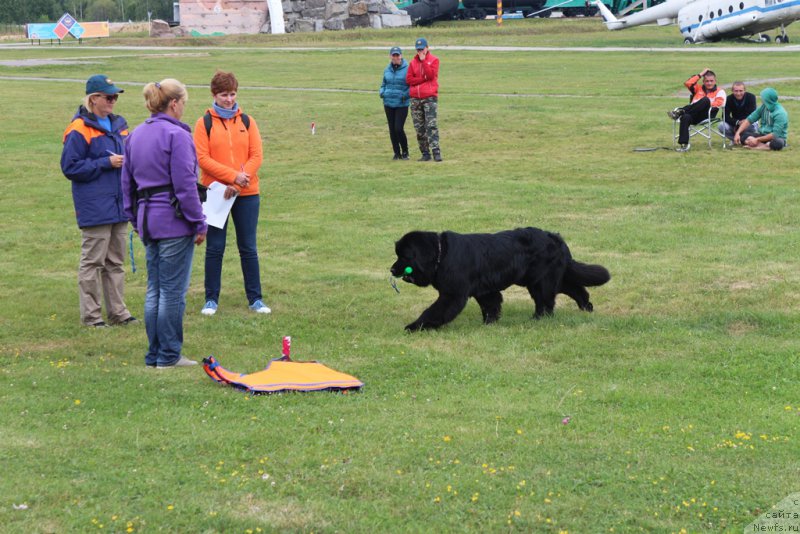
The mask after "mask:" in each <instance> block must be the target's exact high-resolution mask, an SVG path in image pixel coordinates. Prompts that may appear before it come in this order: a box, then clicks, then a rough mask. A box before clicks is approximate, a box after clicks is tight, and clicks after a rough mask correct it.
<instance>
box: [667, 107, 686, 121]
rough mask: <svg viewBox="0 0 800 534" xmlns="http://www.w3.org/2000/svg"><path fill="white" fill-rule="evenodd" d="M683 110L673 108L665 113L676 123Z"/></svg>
mask: <svg viewBox="0 0 800 534" xmlns="http://www.w3.org/2000/svg"><path fill="white" fill-rule="evenodd" d="M683 113H684V110H683V108H675V109H673V110H670V111H667V116H668V117H669V118H670V119H672V120H674V121H676V120H678V119H680V118H681V117H682V116H683Z"/></svg>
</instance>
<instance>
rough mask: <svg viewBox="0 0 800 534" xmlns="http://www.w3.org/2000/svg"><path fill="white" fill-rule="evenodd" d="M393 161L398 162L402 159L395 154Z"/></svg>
mask: <svg viewBox="0 0 800 534" xmlns="http://www.w3.org/2000/svg"><path fill="white" fill-rule="evenodd" d="M392 159H393V160H395V161H397V160H398V159H400V154H395V155H394V157H393V158H392Z"/></svg>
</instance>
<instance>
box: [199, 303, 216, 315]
mask: <svg viewBox="0 0 800 534" xmlns="http://www.w3.org/2000/svg"><path fill="white" fill-rule="evenodd" d="M200 313H202V314H203V315H214V314H215V313H217V303H216V302H214V301H213V300H207V301H206V305H205V306H203V309H202V310H200Z"/></svg>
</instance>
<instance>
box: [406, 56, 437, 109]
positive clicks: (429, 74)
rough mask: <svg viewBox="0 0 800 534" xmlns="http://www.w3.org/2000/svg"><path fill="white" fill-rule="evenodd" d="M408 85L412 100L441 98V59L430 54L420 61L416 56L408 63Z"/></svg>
mask: <svg viewBox="0 0 800 534" xmlns="http://www.w3.org/2000/svg"><path fill="white" fill-rule="evenodd" d="M406 83H407V84H408V90H409V93H410V96H411V98H428V97H431V96H439V58H438V57H436V56H434V55H433V54H431V53H430V52H428V55H427V56H425V61H420V59H419V56H416V55H415V56H414V58H413V59H412V60H411V61H410V62H409V63H408V73H407V74H406Z"/></svg>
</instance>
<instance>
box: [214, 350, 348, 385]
mask: <svg viewBox="0 0 800 534" xmlns="http://www.w3.org/2000/svg"><path fill="white" fill-rule="evenodd" d="M203 370H205V372H206V374H208V376H210V377H211V378H212V379H213V380H216V381H217V382H220V383H222V384H228V385H230V386H233V387H235V388H239V389H244V390H246V391H249V392H252V393H276V392H278V391H321V390H326V389H330V390H347V389H359V388H361V387H362V386H363V385H364V383H363V382H361V381H360V380H359V379H357V378H356V377H354V376H350V375H348V374H345V373H340V372H339V371H334V370H333V369H331V368H329V367H326V366H324V365H322V364H321V363H319V362H294V361H292V360H290V359H289V357H288V356H283V357H281V358H276V359H274V360H272V361H270V362H269V365H267V368H266V369H264V370H263V371H258V372H257V373H251V374H248V375H244V374H240V373H234V372H232V371H228V370H227V369H225V368H224V367H222V366H221V365H220V364H219V362H218V361H217V360H216V359H215V358H214V357H213V356H209V357H208V358H206V359H204V360H203Z"/></svg>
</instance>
